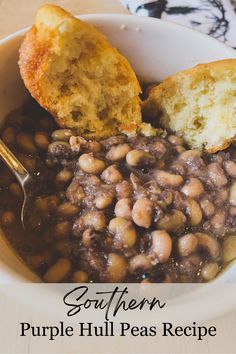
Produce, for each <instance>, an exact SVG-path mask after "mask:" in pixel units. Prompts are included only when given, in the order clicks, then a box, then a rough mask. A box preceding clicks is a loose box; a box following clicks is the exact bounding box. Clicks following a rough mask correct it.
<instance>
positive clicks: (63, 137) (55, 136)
mask: <svg viewBox="0 0 236 354" xmlns="http://www.w3.org/2000/svg"><path fill="white" fill-rule="evenodd" d="M72 135H73V133H72V131H71V130H70V129H57V130H54V132H53V133H52V140H55V141H57V140H59V141H69V140H70V137H71V136H72Z"/></svg>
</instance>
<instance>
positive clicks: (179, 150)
mask: <svg viewBox="0 0 236 354" xmlns="http://www.w3.org/2000/svg"><path fill="white" fill-rule="evenodd" d="M175 150H176V151H177V152H178V154H182V152H184V151H186V149H185V147H184V146H182V145H177V146H176V147H175Z"/></svg>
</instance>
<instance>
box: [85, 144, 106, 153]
mask: <svg viewBox="0 0 236 354" xmlns="http://www.w3.org/2000/svg"><path fill="white" fill-rule="evenodd" d="M84 150H86V151H88V152H100V151H101V150H102V145H101V144H100V143H99V142H98V141H88V142H87V144H86V146H85V147H84Z"/></svg>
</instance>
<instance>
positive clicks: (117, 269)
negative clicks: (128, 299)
mask: <svg viewBox="0 0 236 354" xmlns="http://www.w3.org/2000/svg"><path fill="white" fill-rule="evenodd" d="M126 273H127V263H126V261H125V259H124V257H123V256H120V255H118V254H115V253H110V254H109V255H108V258H107V275H108V279H107V280H108V282H109V283H120V282H122V281H123V280H124V279H125V276H126Z"/></svg>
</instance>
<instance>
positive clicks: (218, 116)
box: [143, 59, 236, 153]
mask: <svg viewBox="0 0 236 354" xmlns="http://www.w3.org/2000/svg"><path fill="white" fill-rule="evenodd" d="M143 112H144V115H145V116H147V117H148V118H150V119H152V121H155V120H156V121H158V122H159V123H160V125H161V126H162V127H164V128H167V129H171V130H173V131H174V132H176V133H177V134H178V135H179V136H182V137H183V138H184V139H185V140H186V141H187V143H188V144H189V145H190V147H192V148H197V149H206V150H207V151H208V152H209V153H214V152H216V151H219V150H223V149H225V148H227V147H228V146H229V145H230V143H231V142H233V141H234V140H235V138H236V59H227V60H220V61H216V62H211V63H208V64H200V65H197V66H196V67H194V68H192V69H188V70H185V71H182V72H179V73H177V74H175V75H173V76H171V77H169V78H167V79H166V80H164V81H163V82H162V83H161V84H160V85H158V86H155V87H154V88H153V89H152V90H151V91H150V93H149V96H148V98H147V99H146V100H145V101H144V103H143Z"/></svg>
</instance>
